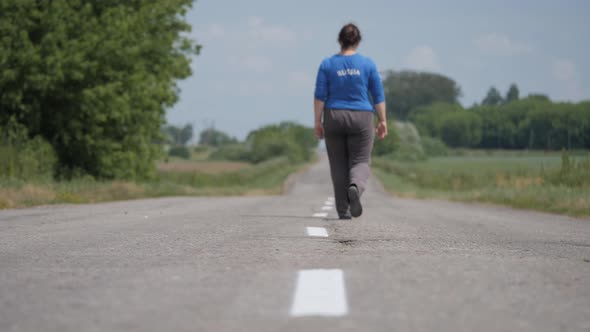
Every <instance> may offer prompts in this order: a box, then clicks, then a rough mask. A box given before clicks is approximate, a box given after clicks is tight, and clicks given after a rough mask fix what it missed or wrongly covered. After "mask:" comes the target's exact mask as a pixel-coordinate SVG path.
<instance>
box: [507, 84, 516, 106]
mask: <svg viewBox="0 0 590 332" xmlns="http://www.w3.org/2000/svg"><path fill="white" fill-rule="evenodd" d="M519 94H520V92H519V90H518V86H516V84H515V83H512V84H510V88H508V91H507V92H506V98H504V102H505V103H507V104H508V103H510V102H513V101H516V100H518V98H519Z"/></svg>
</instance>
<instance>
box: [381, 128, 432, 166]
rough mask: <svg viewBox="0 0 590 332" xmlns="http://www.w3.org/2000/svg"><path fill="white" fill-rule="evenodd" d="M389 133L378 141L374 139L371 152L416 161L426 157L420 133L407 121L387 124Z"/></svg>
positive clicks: (391, 157)
mask: <svg viewBox="0 0 590 332" xmlns="http://www.w3.org/2000/svg"><path fill="white" fill-rule="evenodd" d="M388 127H389V131H390V134H389V135H388V136H387V137H386V138H385V139H384V142H383V141H380V140H379V139H376V142H375V148H374V149H373V154H374V155H376V156H380V155H381V156H387V157H388V158H390V159H396V160H406V161H417V160H423V159H425V158H426V155H425V154H424V150H423V149H422V143H421V138H420V134H419V133H418V130H417V129H416V127H415V126H414V125H413V124H411V123H409V122H393V123H392V124H391V125H389V126H388Z"/></svg>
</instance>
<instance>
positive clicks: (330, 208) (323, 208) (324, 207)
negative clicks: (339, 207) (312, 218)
mask: <svg viewBox="0 0 590 332" xmlns="http://www.w3.org/2000/svg"><path fill="white" fill-rule="evenodd" d="M333 208H334V207H332V206H322V210H324V211H330V210H332V209H333Z"/></svg>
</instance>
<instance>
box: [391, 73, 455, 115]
mask: <svg viewBox="0 0 590 332" xmlns="http://www.w3.org/2000/svg"><path fill="white" fill-rule="evenodd" d="M383 88H384V90H385V100H386V106H387V112H388V113H390V114H391V115H393V116H394V117H396V118H398V119H400V120H403V121H405V120H407V119H408V115H409V114H410V111H411V110H412V109H414V108H416V107H419V106H425V105H430V104H432V103H435V102H445V103H457V101H458V98H459V96H461V88H460V87H459V86H458V85H457V83H456V82H455V81H454V80H452V79H451V78H449V77H446V76H444V75H440V74H433V73H423V72H415V71H401V72H395V71H389V72H387V73H386V75H385V79H384V80H383Z"/></svg>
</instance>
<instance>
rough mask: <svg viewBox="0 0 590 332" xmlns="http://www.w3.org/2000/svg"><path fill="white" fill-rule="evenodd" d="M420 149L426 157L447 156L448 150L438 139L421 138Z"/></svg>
mask: <svg viewBox="0 0 590 332" xmlns="http://www.w3.org/2000/svg"><path fill="white" fill-rule="evenodd" d="M421 142H422V149H424V153H425V154H426V156H428V157H444V156H448V155H449V148H448V147H447V145H446V144H445V143H444V142H443V141H441V140H440V139H438V138H432V137H428V136H426V137H422V140H421Z"/></svg>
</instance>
